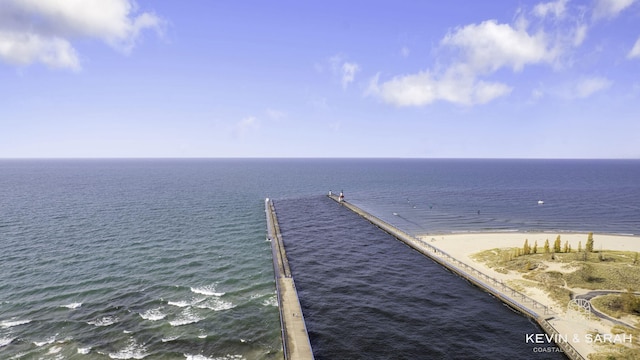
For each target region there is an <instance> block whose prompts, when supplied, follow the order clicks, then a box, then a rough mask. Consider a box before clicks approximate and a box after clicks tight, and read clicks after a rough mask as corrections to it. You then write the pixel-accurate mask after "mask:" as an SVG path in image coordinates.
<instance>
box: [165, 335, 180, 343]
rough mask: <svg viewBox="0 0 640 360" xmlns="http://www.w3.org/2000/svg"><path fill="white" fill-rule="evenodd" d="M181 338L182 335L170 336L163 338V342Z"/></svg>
mask: <svg viewBox="0 0 640 360" xmlns="http://www.w3.org/2000/svg"><path fill="white" fill-rule="evenodd" d="M179 338H180V336H170V337H168V338H162V342H170V341H173V340H178V339H179Z"/></svg>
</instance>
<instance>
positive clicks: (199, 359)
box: [184, 354, 215, 360]
mask: <svg viewBox="0 0 640 360" xmlns="http://www.w3.org/2000/svg"><path fill="white" fill-rule="evenodd" d="M184 357H185V358H186V359H187V360H215V359H214V358H210V357H206V356H204V355H191V354H184Z"/></svg>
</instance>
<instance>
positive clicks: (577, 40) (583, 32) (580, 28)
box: [573, 24, 589, 47]
mask: <svg viewBox="0 0 640 360" xmlns="http://www.w3.org/2000/svg"><path fill="white" fill-rule="evenodd" d="M587 30H589V27H588V26H587V25H585V24H578V25H577V26H576V28H575V30H574V33H573V46H576V47H577V46H580V45H582V43H583V42H584V40H585V39H586V38H587Z"/></svg>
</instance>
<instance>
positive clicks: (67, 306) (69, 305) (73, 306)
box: [60, 302, 82, 309]
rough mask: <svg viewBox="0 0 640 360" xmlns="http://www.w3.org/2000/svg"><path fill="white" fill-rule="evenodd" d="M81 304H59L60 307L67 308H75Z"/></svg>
mask: <svg viewBox="0 0 640 360" xmlns="http://www.w3.org/2000/svg"><path fill="white" fill-rule="evenodd" d="M81 306H82V303H78V302H76V303H71V304H67V305H60V307H63V308H67V309H77V308H79V307H81Z"/></svg>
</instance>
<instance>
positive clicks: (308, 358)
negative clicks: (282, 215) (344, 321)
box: [265, 199, 313, 360]
mask: <svg viewBox="0 0 640 360" xmlns="http://www.w3.org/2000/svg"><path fill="white" fill-rule="evenodd" d="M265 212H266V216H267V234H268V235H267V236H268V239H269V240H270V241H271V252H272V254H273V271H274V275H275V280H276V292H277V295H278V308H279V310H280V325H281V328H282V348H283V349H282V350H283V353H284V359H285V360H313V352H312V351H311V343H310V342H309V335H308V333H307V327H306V326H305V323H304V317H303V316H302V308H301V307H300V301H299V299H298V292H297V291H296V285H295V283H294V282H293V277H292V276H291V269H290V268H289V261H288V260H287V253H286V252H285V249H284V243H283V242H282V235H281V234H280V225H279V224H278V218H277V217H276V212H275V209H274V207H273V202H272V201H271V200H270V199H266V200H265Z"/></svg>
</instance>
